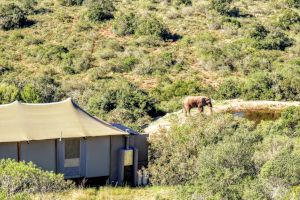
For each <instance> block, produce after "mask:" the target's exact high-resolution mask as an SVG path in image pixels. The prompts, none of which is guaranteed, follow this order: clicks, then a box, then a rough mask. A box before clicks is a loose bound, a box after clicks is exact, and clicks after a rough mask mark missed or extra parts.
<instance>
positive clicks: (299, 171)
mask: <svg viewBox="0 0 300 200" xmlns="http://www.w3.org/2000/svg"><path fill="white" fill-rule="evenodd" d="M260 175H261V177H262V178H263V179H269V180H270V179H280V180H281V181H283V184H286V185H289V186H296V185H299V184H300V179H299V177H300V155H299V154H298V153H290V152H287V153H285V154H282V155H279V156H277V157H276V158H275V159H274V160H270V161H268V162H266V164H264V165H263V167H262V168H261V172H260Z"/></svg>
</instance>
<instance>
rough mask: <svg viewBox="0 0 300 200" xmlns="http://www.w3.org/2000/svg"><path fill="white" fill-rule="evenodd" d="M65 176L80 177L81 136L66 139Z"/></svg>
mask: <svg viewBox="0 0 300 200" xmlns="http://www.w3.org/2000/svg"><path fill="white" fill-rule="evenodd" d="M64 146H65V147H64V174H65V178H78V177H80V160H81V159H80V138H70V139H65V145H64Z"/></svg>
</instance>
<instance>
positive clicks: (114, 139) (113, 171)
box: [110, 136, 125, 182]
mask: <svg viewBox="0 0 300 200" xmlns="http://www.w3.org/2000/svg"><path fill="white" fill-rule="evenodd" d="M124 147H125V138H124V136H110V158H111V159H110V182H115V181H117V180H118V164H119V160H120V158H119V157H120V155H119V150H120V149H122V148H124Z"/></svg>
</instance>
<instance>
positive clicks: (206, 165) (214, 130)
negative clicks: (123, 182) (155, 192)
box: [149, 107, 300, 200]
mask: <svg viewBox="0 0 300 200" xmlns="http://www.w3.org/2000/svg"><path fill="white" fill-rule="evenodd" d="M299 111H300V108H299V107H291V108H288V109H287V110H285V111H284V112H283V113H282V115H281V117H280V118H279V119H278V120H277V121H274V122H263V123H261V124H260V125H259V126H255V125H254V124H253V123H249V122H247V120H245V119H240V118H235V117H234V116H233V115H231V114H214V115H213V116H206V115H198V116H196V117H192V118H189V119H187V120H186V121H185V123H181V122H180V121H178V120H177V118H176V117H175V118H174V120H173V121H172V126H171V128H170V129H169V130H165V129H161V130H160V132H159V133H158V134H153V135H151V138H150V144H151V146H150V153H149V156H150V164H149V166H150V168H149V170H150V173H151V182H152V183H153V184H155V185H156V184H158V185H180V186H185V187H182V191H181V192H182V193H183V194H184V195H183V196H187V199H192V198H195V197H197V198H198V197H199V199H200V198H202V199H261V200H263V199H282V198H283V197H286V198H287V197H289V196H294V195H295V194H297V188H298V186H299V181H300V180H299V176H300V174H299V173H300V164H299V163H300V157H299V151H300V148H299V147H300V146H299V133H300V132H299V127H300V124H299V123H300V120H299V116H300V115H299ZM283 122H285V123H283ZM286 127H289V129H286ZM292 133H298V135H297V134H292Z"/></svg>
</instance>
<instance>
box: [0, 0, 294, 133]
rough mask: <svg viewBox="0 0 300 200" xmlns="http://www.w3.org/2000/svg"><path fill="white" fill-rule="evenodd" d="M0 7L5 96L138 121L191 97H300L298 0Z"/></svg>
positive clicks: (1, 1) (16, 1)
mask: <svg viewBox="0 0 300 200" xmlns="http://www.w3.org/2000/svg"><path fill="white" fill-rule="evenodd" d="M99 2H100V3H99ZM0 5H1V8H0V9H1V12H0V27H1V28H0V82H1V83H0V103H8V102H12V101H14V100H16V99H19V100H21V101H24V102H52V101H59V100H62V99H65V98H66V97H72V98H73V99H75V100H76V101H77V102H78V103H79V105H81V106H82V107H83V108H85V109H86V110H88V111H89V112H91V113H92V114H94V115H96V116H98V117H101V118H103V119H105V120H107V121H111V122H113V121H118V122H122V123H125V124H127V125H129V126H132V127H135V128H140V127H141V126H142V125H144V124H147V123H149V122H150V121H151V120H152V119H153V118H154V117H157V116H159V115H162V114H164V113H166V112H173V111H176V110H178V109H179V108H180V107H181V103H180V101H181V99H182V97H183V96H185V95H192V94H203V95H209V96H212V97H213V98H215V99H230V98H243V99H252V100H253V99H262V100H294V101H297V100H300V68H299V66H300V60H299V52H300V51H299V50H300V34H299V30H300V25H299V24H300V23H299V22H300V17H299V13H300V12H299V1H297V0H276V1H246V0H234V1H232V0H203V1H196V0H194V1H190V0H145V1H138V0H137V1H131V0H123V1H121V0H120V1H108V0H99V1H97V0H39V1H37V0H0Z"/></svg>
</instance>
